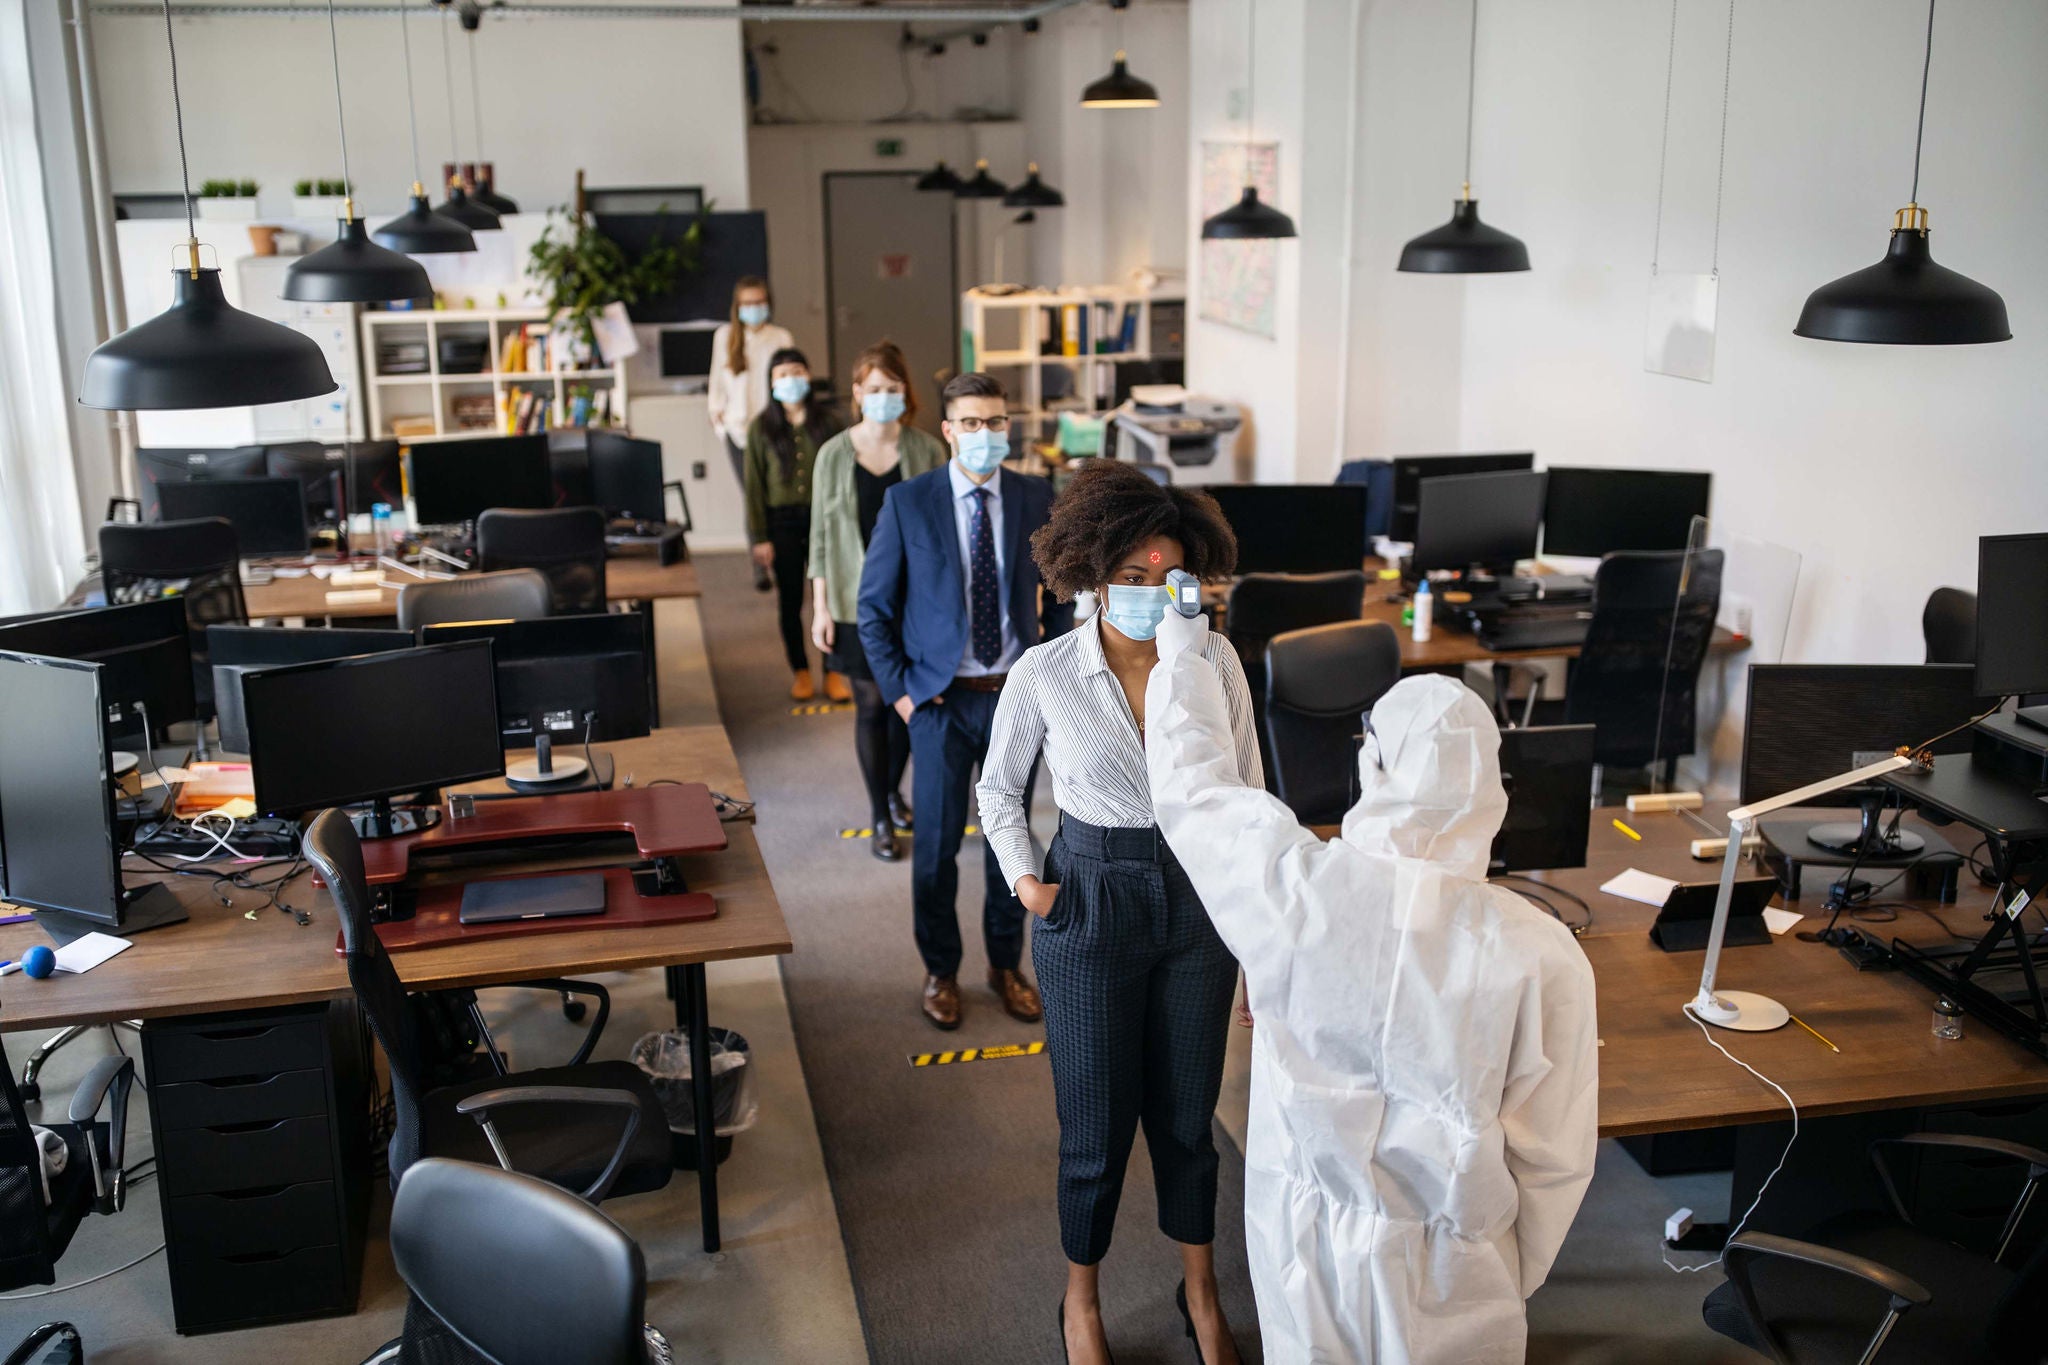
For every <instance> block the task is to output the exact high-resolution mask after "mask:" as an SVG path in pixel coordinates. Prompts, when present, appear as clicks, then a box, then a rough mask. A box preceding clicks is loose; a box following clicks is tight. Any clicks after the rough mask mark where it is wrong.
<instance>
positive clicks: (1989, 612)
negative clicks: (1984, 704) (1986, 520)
mask: <svg viewBox="0 0 2048 1365" xmlns="http://www.w3.org/2000/svg"><path fill="white" fill-rule="evenodd" d="M2029 692H2048V534H2044V535H2031V536H1984V537H1982V538H1981V539H1979V540H1978V542H1977V695H1978V696H1980V697H2004V696H2010V695H2012V694H2013V693H2029Z"/></svg>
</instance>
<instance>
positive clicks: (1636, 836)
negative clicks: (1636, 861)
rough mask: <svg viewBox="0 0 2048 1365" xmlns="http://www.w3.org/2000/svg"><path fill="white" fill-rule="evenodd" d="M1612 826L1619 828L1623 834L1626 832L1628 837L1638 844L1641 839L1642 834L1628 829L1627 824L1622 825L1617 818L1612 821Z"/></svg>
mask: <svg viewBox="0 0 2048 1365" xmlns="http://www.w3.org/2000/svg"><path fill="white" fill-rule="evenodd" d="M1614 827H1615V828H1616V829H1618V830H1620V831H1621V832H1622V833H1623V834H1626V835H1627V836H1628V837H1629V838H1631V839H1633V840H1635V841H1636V842H1637V843H1639V844H1640V843H1641V842H1642V841H1643V836H1642V835H1640V834H1638V833H1636V832H1635V831H1634V830H1632V829H1630V828H1629V827H1628V826H1627V825H1624V824H1623V823H1621V821H1619V820H1616V821H1615V822H1614Z"/></svg>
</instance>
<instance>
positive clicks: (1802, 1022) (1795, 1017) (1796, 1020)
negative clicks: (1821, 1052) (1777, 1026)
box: [1785, 1010, 1842, 1052]
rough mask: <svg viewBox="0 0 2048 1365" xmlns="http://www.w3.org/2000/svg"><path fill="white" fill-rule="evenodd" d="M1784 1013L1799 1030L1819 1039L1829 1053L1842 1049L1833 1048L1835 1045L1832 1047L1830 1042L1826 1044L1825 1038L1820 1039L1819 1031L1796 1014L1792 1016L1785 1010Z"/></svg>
mask: <svg viewBox="0 0 2048 1365" xmlns="http://www.w3.org/2000/svg"><path fill="white" fill-rule="evenodd" d="M1785 1013H1786V1017H1787V1018H1789V1019H1791V1021H1792V1022H1793V1023H1795V1024H1797V1025H1799V1027H1801V1028H1803V1029H1805V1030H1806V1031H1807V1032H1808V1033H1811V1034H1812V1035H1813V1036H1814V1037H1816V1038H1820V1040H1821V1042H1822V1044H1823V1045H1825V1046H1826V1048H1827V1050H1828V1051H1830V1052H1840V1051H1841V1050H1842V1049H1840V1048H1838V1047H1836V1046H1835V1045H1834V1044H1833V1043H1830V1042H1828V1040H1827V1039H1826V1038H1824V1037H1822V1036H1821V1032H1820V1030H1819V1029H1817V1028H1815V1027H1814V1026H1813V1025H1811V1024H1809V1023H1807V1022H1806V1021H1805V1020H1804V1019H1801V1018H1800V1017H1799V1016H1798V1015H1796V1014H1793V1013H1792V1012H1791V1011H1790V1010H1787V1011H1786V1012H1785Z"/></svg>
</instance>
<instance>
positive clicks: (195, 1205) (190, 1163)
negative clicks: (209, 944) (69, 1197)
mask: <svg viewBox="0 0 2048 1365" xmlns="http://www.w3.org/2000/svg"><path fill="white" fill-rule="evenodd" d="M142 1053H143V1067H144V1073H145V1076H146V1078H147V1080H148V1081H149V1111H150V1122H151V1124H152V1126H153V1128H154V1130H155V1133H156V1150H157V1182H156V1184H157V1192H158V1194H159V1196H160V1197H161V1199H162V1201H163V1218H164V1240H165V1243H166V1247H167V1250H166V1258H167V1260H168V1262H169V1266H170V1278H171V1306H172V1309H173V1313H174V1316H175V1318H176V1322H177V1327H178V1331H180V1332H181V1333H197V1332H217V1331H224V1330H227V1329H231V1328H238V1327H254V1326H259V1325H262V1324H266V1323H276V1322H293V1321H297V1320H300V1319H303V1318H316V1317H332V1316H336V1315H338V1314H345V1313H352V1312H354V1311H355V1307H356V1293H357V1289H358V1287H359V1284H360V1281H361V1278H362V1261H363V1235H364V1225H365V1221H366V1215H367V1212H368V1191H369V1185H368V1173H369V1122H368V1113H369V1083H370V1076H369V1069H368V1058H367V1053H366V1051H365V1048H364V1041H363V1035H362V1032H361V1030H360V1027H359V1024H358V1016H357V1013H356V1010H355V1005H354V1002H353V1001H348V1002H339V1001H337V1002H333V1003H331V1004H326V1003H323V1004H313V1005H297V1006H290V1007H287V1008H283V1009H274V1010H255V1011H247V1012H243V1013H238V1014H228V1015H204V1016H188V1017H184V1018H173V1019H159V1020H151V1021H150V1022H149V1023H148V1024H147V1025H146V1026H145V1027H144V1028H143V1032H142Z"/></svg>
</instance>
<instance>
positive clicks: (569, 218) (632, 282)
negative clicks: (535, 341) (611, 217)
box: [526, 204, 710, 360]
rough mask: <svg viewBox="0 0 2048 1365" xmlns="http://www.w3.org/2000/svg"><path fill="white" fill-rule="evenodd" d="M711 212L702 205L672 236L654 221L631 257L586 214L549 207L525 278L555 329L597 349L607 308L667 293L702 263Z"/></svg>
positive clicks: (598, 348)
mask: <svg viewBox="0 0 2048 1365" xmlns="http://www.w3.org/2000/svg"><path fill="white" fill-rule="evenodd" d="M709 212H710V205H709V204H706V205H705V208H704V211H703V212H702V213H699V214H698V215H697V216H696V217H695V218H693V219H692V220H691V221H690V225H689V226H688V227H686V228H684V229H683V231H682V232H681V233H680V234H678V235H676V236H673V237H671V236H668V235H667V234H666V233H664V232H663V231H662V226H661V225H657V226H656V228H655V233H654V239H653V243H652V245H650V246H649V247H648V248H647V250H646V251H644V252H642V253H641V254H640V258H639V259H638V260H629V259H628V258H627V256H626V253H625V252H624V251H623V250H622V249H620V247H619V244H618V243H617V242H614V241H613V240H612V239H611V238H609V237H607V236H605V235H604V234H603V233H602V232H599V231H598V230H597V225H596V224H595V223H594V222H592V221H591V219H590V217H589V215H587V214H577V213H573V212H571V211H569V210H567V209H560V208H556V209H550V210H549V211H548V224H547V228H546V229H545V230H544V231H543V232H542V233H541V236H540V240H539V241H537V242H535V243H534V244H533V250H532V251H531V252H530V253H529V255H528V257H527V263H526V275H527V278H528V279H530V280H532V281H533V283H534V285H535V287H536V289H537V290H538V292H539V293H540V294H541V295H542V296H543V297H542V301H543V303H544V304H545V306H546V308H547V310H548V312H549V314H550V316H551V320H552V322H553V325H554V327H555V329H556V330H558V331H561V332H566V333H567V334H568V335H570V336H571V337H573V338H575V340H576V341H577V342H578V343H580V344H581V345H583V346H587V347H589V348H590V350H591V351H592V352H593V353H596V352H598V351H600V350H601V349H602V348H601V347H600V346H599V345H598V340H597V327H598V320H599V318H600V317H601V316H602V315H603V314H604V311H605V309H607V308H609V307H611V306H612V305H613V304H619V305H624V304H629V303H636V302H638V301H639V300H640V299H642V298H644V297H646V296H648V295H651V294H663V293H666V292H668V291H669V290H671V289H673V288H675V285H676V281H677V280H679V279H681V278H682V277H683V276H685V275H694V274H696V273H697V272H698V271H699V270H700V269H702V268H703V255H704V214H706V213H709ZM664 217H665V215H664ZM614 349H616V348H614ZM611 358H612V359H614V360H616V359H619V358H620V357H618V356H613V357H611Z"/></svg>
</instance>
